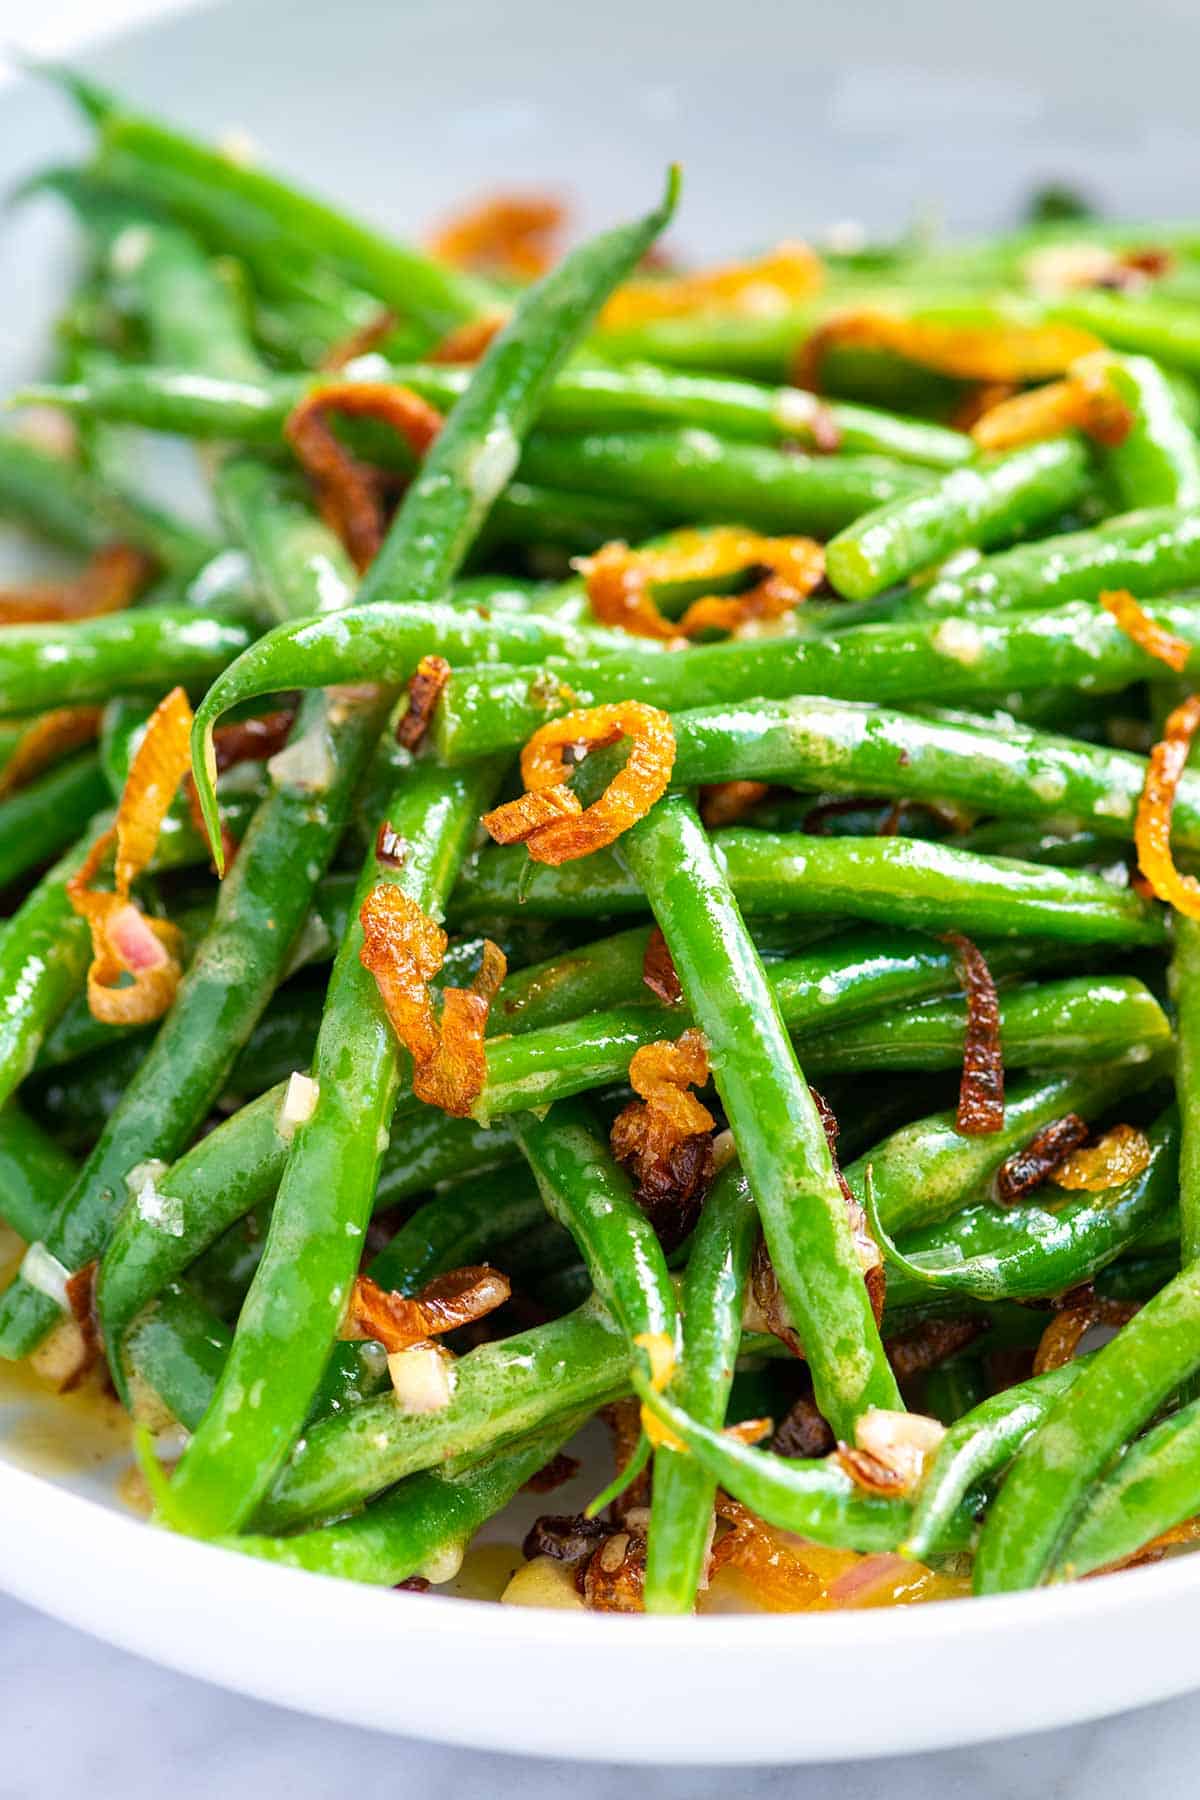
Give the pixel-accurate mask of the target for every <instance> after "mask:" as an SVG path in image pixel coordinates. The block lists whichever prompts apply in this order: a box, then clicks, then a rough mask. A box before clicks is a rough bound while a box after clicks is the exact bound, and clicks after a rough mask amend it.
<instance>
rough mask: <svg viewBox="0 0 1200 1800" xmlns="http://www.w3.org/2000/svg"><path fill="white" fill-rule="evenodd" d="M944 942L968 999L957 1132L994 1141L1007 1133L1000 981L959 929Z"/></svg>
mask: <svg viewBox="0 0 1200 1800" xmlns="http://www.w3.org/2000/svg"><path fill="white" fill-rule="evenodd" d="M942 942H943V943H944V944H949V945H950V947H951V949H952V950H953V951H954V958H955V961H956V963H957V965H958V977H959V980H960V981H961V982H962V985H963V991H964V993H965V994H966V997H967V1029H966V1034H965V1036H964V1038H963V1068H962V1081H961V1083H960V1085H959V1090H958V1116H957V1119H956V1121H955V1129H956V1130H957V1131H959V1132H960V1133H961V1134H962V1135H963V1136H964V1137H988V1136H990V1135H991V1133H992V1132H994V1131H1002V1130H1003V1129H1004V1056H1003V1051H1002V1049H1001V1044H1000V1001H999V999H998V998H997V995H996V983H995V982H994V981H993V980H992V972H991V970H990V969H989V968H988V966H987V963H986V961H985V960H984V957H983V953H982V952H981V951H980V950H978V949H977V948H976V946H975V945H974V944H973V943H972V942H971V940H970V938H967V937H963V935H962V933H961V932H958V931H947V932H945V933H943V936H942Z"/></svg>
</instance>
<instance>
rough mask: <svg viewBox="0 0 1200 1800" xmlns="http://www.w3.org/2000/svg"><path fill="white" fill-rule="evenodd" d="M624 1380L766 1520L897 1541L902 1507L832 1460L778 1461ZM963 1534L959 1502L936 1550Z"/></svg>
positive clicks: (825, 1535)
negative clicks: (867, 1489) (859, 1482)
mask: <svg viewBox="0 0 1200 1800" xmlns="http://www.w3.org/2000/svg"><path fill="white" fill-rule="evenodd" d="M631 1380H632V1383H633V1385H634V1387H635V1388H636V1390H637V1392H638V1394H639V1395H640V1397H641V1399H642V1400H643V1402H644V1403H645V1404H646V1405H647V1406H648V1407H649V1408H650V1409H651V1411H652V1412H654V1413H657V1415H658V1417H659V1418H660V1419H661V1420H662V1422H663V1424H664V1425H666V1426H668V1427H669V1429H670V1430H671V1431H673V1432H674V1433H675V1434H676V1436H677V1437H679V1438H681V1439H682V1441H683V1442H684V1443H685V1444H686V1445H687V1447H688V1450H689V1451H690V1452H691V1454H692V1455H693V1456H694V1457H695V1458H696V1460H697V1462H699V1463H701V1464H702V1465H703V1467H704V1468H705V1469H707V1470H708V1473H709V1474H710V1475H711V1476H712V1478H713V1480H714V1481H717V1482H719V1483H720V1485H721V1486H722V1487H723V1488H725V1489H726V1490H727V1491H728V1492H729V1493H731V1494H732V1495H733V1496H734V1498H735V1499H737V1500H740V1501H741V1502H742V1504H743V1505H744V1506H748V1507H750V1508H751V1510H752V1511H754V1512H756V1513H757V1514H758V1515H759V1516H760V1518H763V1519H765V1520H766V1521H767V1523H768V1524H771V1525H776V1526H779V1527H780V1528H781V1529H782V1530H784V1531H795V1532H798V1533H799V1534H800V1536H802V1537H806V1538H809V1539H811V1540H812V1542H813V1543H817V1544H832V1545H834V1546H835V1547H837V1548H842V1549H853V1550H866V1551H871V1550H895V1549H897V1548H898V1547H899V1545H900V1544H901V1543H902V1542H903V1541H904V1537H905V1534H906V1532H907V1530H908V1525H909V1520H910V1518H911V1509H910V1508H909V1506H908V1505H907V1504H906V1503H905V1502H904V1501H902V1500H891V1499H885V1498H884V1497H883V1496H881V1495H878V1494H869V1493H867V1492H865V1491H864V1490H863V1489H862V1488H861V1487H859V1486H858V1485H857V1484H856V1483H855V1482H854V1481H852V1480H851V1478H850V1476H849V1475H847V1474H846V1472H845V1470H844V1469H842V1468H841V1467H840V1466H839V1465H838V1463H837V1462H836V1461H835V1460H834V1459H832V1458H822V1459H820V1460H817V1461H811V1462H805V1461H800V1460H790V1459H788V1460H785V1459H784V1458H783V1457H780V1456H773V1455H772V1454H771V1453H770V1452H769V1451H766V1450H754V1449H752V1448H751V1447H750V1445H749V1444H739V1443H738V1442H737V1441H736V1439H734V1438H728V1437H725V1436H724V1435H723V1434H722V1433H721V1432H720V1431H717V1430H712V1429H710V1428H709V1427H708V1426H706V1425H701V1424H700V1423H699V1422H698V1421H697V1420H695V1419H692V1418H689V1416H688V1414H687V1413H685V1412H684V1411H683V1409H682V1408H681V1407H678V1406H675V1405H674V1404H672V1402H671V1401H670V1400H669V1399H668V1398H667V1396H666V1395H665V1394H656V1393H655V1392H654V1390H653V1389H652V1388H651V1387H650V1385H649V1383H648V1382H646V1381H645V1379H644V1377H643V1376H642V1375H641V1374H640V1373H638V1372H636V1371H635V1372H633V1373H632V1375H631ZM970 1538H971V1518H970V1511H969V1508H968V1507H963V1508H962V1509H961V1511H960V1512H959V1514H958V1515H957V1516H956V1517H955V1518H954V1519H953V1520H952V1521H951V1523H950V1524H949V1526H948V1527H947V1529H946V1531H945V1533H944V1536H943V1539H942V1541H941V1542H940V1543H939V1545H938V1549H939V1550H942V1551H951V1550H960V1549H964V1548H966V1546H967V1545H968V1544H969V1543H970Z"/></svg>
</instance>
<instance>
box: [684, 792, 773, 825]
mask: <svg viewBox="0 0 1200 1800" xmlns="http://www.w3.org/2000/svg"><path fill="white" fill-rule="evenodd" d="M770 791H771V790H770V786H769V784H768V783H767V782H765V781H712V782H709V783H708V784H707V785H706V786H705V787H702V788H701V789H700V817H701V819H702V820H703V822H704V825H705V827H706V829H707V830H709V831H719V830H720V829H721V827H722V826H723V825H737V824H739V823H740V822H741V820H742V819H744V818H745V817H746V814H747V813H749V812H753V810H754V808H755V807H756V806H757V805H758V803H759V801H760V800H765V799H766V797H767V795H768V794H769V793H770Z"/></svg>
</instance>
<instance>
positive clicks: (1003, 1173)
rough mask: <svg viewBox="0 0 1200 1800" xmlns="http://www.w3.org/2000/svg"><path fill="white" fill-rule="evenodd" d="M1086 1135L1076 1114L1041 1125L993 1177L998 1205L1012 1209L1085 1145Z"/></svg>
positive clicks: (1084, 1124) (1084, 1122) (1087, 1136)
mask: <svg viewBox="0 0 1200 1800" xmlns="http://www.w3.org/2000/svg"><path fill="white" fill-rule="evenodd" d="M1090 1135H1091V1134H1090V1132H1089V1129H1088V1124H1087V1121H1086V1119H1081V1118H1080V1116H1079V1114H1078V1113H1066V1114H1064V1116H1063V1117H1062V1118H1061V1119H1052V1120H1051V1121H1050V1123H1049V1125H1043V1126H1042V1129H1041V1130H1040V1131H1039V1132H1038V1133H1037V1135H1036V1136H1035V1137H1032V1138H1030V1140H1029V1142H1028V1143H1027V1144H1026V1145H1025V1146H1024V1148H1023V1149H1021V1150H1014V1151H1013V1153H1012V1155H1011V1156H1010V1157H1009V1158H1008V1159H1007V1160H1006V1161H1005V1162H1003V1163H1001V1165H1000V1169H999V1172H998V1174H997V1176H996V1198H997V1200H998V1201H999V1202H1000V1204H1001V1206H1014V1205H1015V1204H1016V1203H1017V1201H1018V1200H1023V1199H1024V1198H1025V1196H1026V1194H1032V1193H1033V1192H1034V1190H1035V1188H1040V1187H1041V1185H1042V1183H1043V1182H1044V1181H1048V1180H1049V1179H1050V1177H1051V1176H1052V1175H1053V1174H1054V1171H1055V1170H1056V1169H1057V1168H1058V1167H1059V1165H1060V1164H1062V1163H1064V1162H1065V1161H1066V1159H1067V1158H1068V1156H1070V1154H1071V1152H1072V1151H1073V1150H1078V1148H1079V1146H1080V1145H1081V1144H1086V1143H1087V1140H1088V1138H1089V1136H1090Z"/></svg>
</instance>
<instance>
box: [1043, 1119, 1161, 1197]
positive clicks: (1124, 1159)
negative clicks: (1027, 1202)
mask: <svg viewBox="0 0 1200 1800" xmlns="http://www.w3.org/2000/svg"><path fill="white" fill-rule="evenodd" d="M1149 1166H1150V1145H1149V1143H1148V1142H1147V1140H1146V1136H1145V1133H1144V1132H1141V1131H1139V1130H1138V1129H1137V1126H1136V1125H1114V1126H1113V1127H1112V1129H1111V1130H1110V1131H1106V1132H1105V1133H1104V1136H1103V1137H1102V1138H1098V1139H1097V1141H1096V1142H1095V1143H1094V1144H1089V1145H1088V1146H1087V1148H1086V1149H1083V1150H1073V1151H1072V1152H1071V1153H1070V1155H1069V1156H1067V1157H1064V1159H1063V1161H1062V1162H1061V1163H1060V1164H1059V1166H1058V1168H1057V1169H1055V1171H1054V1174H1053V1176H1052V1177H1051V1179H1052V1180H1053V1182H1054V1185H1055V1187H1060V1188H1067V1189H1069V1190H1070V1191H1071V1192H1072V1193H1088V1194H1100V1193H1103V1192H1104V1190H1105V1189H1106V1188H1113V1187H1119V1186H1120V1185H1121V1183H1122V1182H1123V1181H1132V1180H1133V1178H1134V1176H1135V1175H1141V1174H1142V1173H1143V1171H1144V1170H1146V1169H1148V1168H1149Z"/></svg>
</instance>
